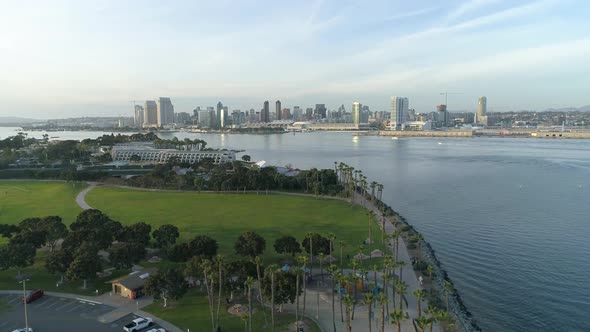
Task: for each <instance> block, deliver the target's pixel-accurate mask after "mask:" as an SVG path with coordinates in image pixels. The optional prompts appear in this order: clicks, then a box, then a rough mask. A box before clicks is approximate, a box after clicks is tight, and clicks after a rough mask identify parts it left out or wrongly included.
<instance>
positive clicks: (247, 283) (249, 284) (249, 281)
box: [244, 276, 254, 332]
mask: <svg viewBox="0 0 590 332" xmlns="http://www.w3.org/2000/svg"><path fill="white" fill-rule="evenodd" d="M244 285H245V286H246V287H247V288H248V331H249V332H252V285H254V278H252V277H251V276H248V278H246V281H245V282H244Z"/></svg>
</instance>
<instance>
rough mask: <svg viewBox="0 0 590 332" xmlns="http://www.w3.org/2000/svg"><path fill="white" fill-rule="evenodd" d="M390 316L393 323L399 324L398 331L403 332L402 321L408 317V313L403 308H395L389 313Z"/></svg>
mask: <svg viewBox="0 0 590 332" xmlns="http://www.w3.org/2000/svg"><path fill="white" fill-rule="evenodd" d="M389 318H390V319H391V323H392V324H395V325H397V332H402V322H403V321H404V320H406V319H408V315H407V314H405V313H404V312H403V311H402V310H394V311H393V312H392V313H390V314H389Z"/></svg>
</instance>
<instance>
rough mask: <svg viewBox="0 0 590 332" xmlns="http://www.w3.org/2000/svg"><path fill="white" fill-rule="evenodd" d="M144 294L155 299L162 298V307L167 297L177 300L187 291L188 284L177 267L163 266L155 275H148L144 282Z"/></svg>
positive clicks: (165, 304)
mask: <svg viewBox="0 0 590 332" xmlns="http://www.w3.org/2000/svg"><path fill="white" fill-rule="evenodd" d="M144 290H145V292H146V294H148V295H151V296H153V297H154V298H155V299H163V300H164V308H165V307H167V305H168V303H167V301H168V299H171V300H179V299H180V298H182V297H183V296H184V294H186V292H187V291H188V285H187V283H186V281H185V280H184V276H183V274H182V272H181V271H180V270H179V269H178V268H165V269H163V270H161V271H159V272H158V273H156V274H155V275H152V276H150V278H149V279H148V281H147V282H146V283H145V288H144Z"/></svg>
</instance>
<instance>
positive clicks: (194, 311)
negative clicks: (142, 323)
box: [143, 290, 320, 332]
mask: <svg viewBox="0 0 590 332" xmlns="http://www.w3.org/2000/svg"><path fill="white" fill-rule="evenodd" d="M241 304H242V305H248V302H247V301H245V302H241ZM143 310H145V311H147V312H149V313H151V314H153V315H155V316H157V317H159V318H162V319H164V320H166V321H169V322H171V323H173V324H174V325H176V326H177V327H179V328H180V329H181V330H183V331H186V330H187V329H190V330H191V331H210V330H212V329H211V314H210V312H209V304H208V302H207V297H206V295H204V294H202V293H199V292H198V291H197V290H191V291H189V293H188V294H187V295H185V296H184V297H183V298H182V299H181V300H180V301H178V302H168V307H167V308H163V307H162V302H161V301H158V302H154V303H153V304H152V305H150V306H148V307H146V308H144V309H143ZM265 314H266V320H267V322H268V325H266V324H265V319H264V315H265ZM219 320H220V323H221V327H222V329H223V331H243V330H244V322H243V321H242V320H241V318H240V317H238V316H235V315H231V314H229V313H228V312H227V306H226V305H224V304H222V305H221V312H220V315H219ZM270 321H271V319H270V312H269V311H268V309H267V310H266V312H265V313H263V312H262V311H261V310H259V307H258V309H257V310H256V311H255V312H254V315H253V316H252V331H271V330H272V328H271V326H270V325H271V324H270ZM307 322H308V324H309V326H313V328H312V329H310V330H306V331H309V332H319V331H320V328H319V327H318V326H317V325H316V324H315V323H313V322H312V321H310V320H307ZM290 324H293V325H294V324H295V315H294V314H287V313H275V327H276V331H288V326H289V325H290Z"/></svg>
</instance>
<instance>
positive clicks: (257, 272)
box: [254, 256, 268, 325]
mask: <svg viewBox="0 0 590 332" xmlns="http://www.w3.org/2000/svg"><path fill="white" fill-rule="evenodd" d="M254 263H255V264H256V278H257V279H258V301H260V304H261V305H262V306H263V307H264V298H263V297H262V278H261V274H260V267H261V266H262V258H261V257H260V256H256V257H254ZM262 315H263V316H264V324H265V325H268V321H267V320H266V313H265V312H264V310H262Z"/></svg>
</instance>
